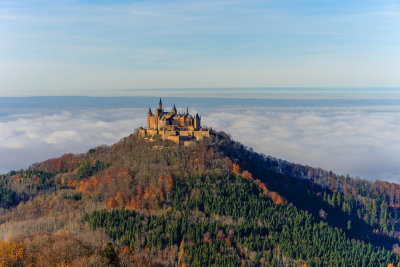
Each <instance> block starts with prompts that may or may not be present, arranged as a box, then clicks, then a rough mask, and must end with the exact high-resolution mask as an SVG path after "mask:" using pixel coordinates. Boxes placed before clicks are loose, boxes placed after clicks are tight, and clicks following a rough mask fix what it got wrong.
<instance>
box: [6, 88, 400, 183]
mask: <svg viewBox="0 0 400 267" xmlns="http://www.w3.org/2000/svg"><path fill="white" fill-rule="evenodd" d="M287 91H288V95H293V92H290V90H289V89H288V90H287ZM240 92H241V91H240V90H238V93H236V94H235V92H233V91H226V92H224V91H219V94H218V95H212V94H211V96H212V97H206V96H209V95H206V94H203V95H200V96H199V95H196V96H193V95H191V94H188V95H186V96H185V97H182V96H181V95H180V94H179V93H178V94H175V95H170V96H169V97H165V98H163V104H164V107H165V109H166V110H169V109H170V108H171V106H172V105H173V104H175V105H176V106H177V108H178V111H182V112H183V111H185V110H186V107H187V106H189V112H190V113H197V112H198V113H199V114H200V115H201V116H202V124H203V125H206V126H208V127H212V128H214V129H217V130H223V131H225V132H227V133H230V134H231V135H232V137H233V138H234V139H235V140H238V141H240V142H242V143H243V144H244V145H246V146H249V147H252V148H253V149H254V150H255V151H257V152H261V153H264V154H267V155H271V156H274V157H278V158H283V159H286V160H288V161H291V162H296V163H301V164H306V165H310V166H314V167H322V168H324V169H327V170H332V171H334V172H336V173H338V174H344V175H345V174H350V175H351V176H360V177H362V178H367V179H385V180H388V181H394V182H400V134H399V133H400V99H399V98H398V97H397V95H395V96H394V97H393V95H394V94H397V91H395V92H394V93H393V92H390V91H389V92H388V95H387V96H388V97H386V98H383V97H379V98H378V97H376V96H377V95H380V96H382V94H379V92H376V90H375V91H373V90H371V91H369V92H370V93H369V94H365V92H364V93H363V94H358V95H359V96H363V97H355V96H357V91H355V92H354V91H353V95H347V96H346V97H343V98H342V99H335V92H333V93H331V92H323V94H322V95H318V94H316V93H315V92H314V93H312V90H311V93H310V95H311V96H313V97H307V94H306V93H304V92H303V93H302V94H301V96H302V97H297V99H290V98H288V97H285V95H282V94H281V95H279V98H277V97H271V95H265V94H264V95H261V96H260V95H259V94H260V92H258V91H255V93H254V94H247V95H246V98H242V96H241V93H240ZM296 92H298V91H296ZM307 92H309V91H307ZM147 93H149V92H147ZM270 93H271V92H270ZM327 93H328V94H329V95H330V97H326V94H327ZM336 93H337V92H336ZM272 94H273V92H272ZM324 94H325V95H324ZM390 94H391V95H390ZM154 95H166V94H161V93H160V92H154ZM339 95H343V94H339ZM383 95H384V94H383ZM332 96H333V97H332ZM389 96H390V97H389ZM318 97H320V98H322V99H320V98H318ZM370 97H371V98H370ZM372 97H373V98H372ZM157 104H158V97H146V96H129V97H26V98H0V173H5V172H8V171H10V170H18V169H21V168H22V169H25V168H27V167H29V165H31V164H32V163H34V162H38V161H42V160H45V159H48V158H52V157H58V156H61V155H62V154H64V153H69V152H72V153H80V152H86V151H87V150H88V149H89V148H92V147H95V146H97V145H102V144H107V145H110V144H113V143H115V142H117V141H118V140H119V139H120V138H122V137H124V136H127V135H129V134H130V133H131V132H133V130H134V129H135V128H137V127H139V126H142V125H145V123H146V113H147V109H148V107H149V106H151V107H152V108H153V109H154V107H156V105H157Z"/></svg>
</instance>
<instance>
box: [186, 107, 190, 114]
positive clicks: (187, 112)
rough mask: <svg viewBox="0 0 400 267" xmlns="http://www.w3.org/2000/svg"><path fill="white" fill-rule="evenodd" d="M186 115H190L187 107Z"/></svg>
mask: <svg viewBox="0 0 400 267" xmlns="http://www.w3.org/2000/svg"><path fill="white" fill-rule="evenodd" d="M186 115H189V107H186Z"/></svg>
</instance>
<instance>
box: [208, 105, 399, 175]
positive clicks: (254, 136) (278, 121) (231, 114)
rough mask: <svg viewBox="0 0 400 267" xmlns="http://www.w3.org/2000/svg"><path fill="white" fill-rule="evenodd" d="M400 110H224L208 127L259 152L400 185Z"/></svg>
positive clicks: (215, 113) (210, 117)
mask: <svg viewBox="0 0 400 267" xmlns="http://www.w3.org/2000/svg"><path fill="white" fill-rule="evenodd" d="M399 115H400V107H399V106H391V107H342V108H338V107H331V108H323V107H321V108H311V107H304V108H272V107H270V108H268V107H264V108H263V107H253V108H246V107H241V108H238V107H235V108H231V107H228V108H218V109H216V110H213V111H208V112H207V114H204V116H203V118H204V123H206V124H207V125H209V126H212V127H214V128H216V129H223V130H224V131H226V132H228V133H230V134H232V137H233V138H234V139H236V140H239V141H241V142H242V143H244V144H245V145H247V146H251V147H253V148H254V150H255V151H257V152H262V153H264V154H267V155H272V156H275V157H279V158H283V159H286V160H289V161H292V162H296V163H301V164H306V165H310V166H314V167H322V168H324V169H327V170H333V171H335V172H337V173H338V174H350V175H353V176H361V177H363V178H368V179H385V180H392V181H395V182H400V168H399V166H400V135H398V133H399V132H400V116H399Z"/></svg>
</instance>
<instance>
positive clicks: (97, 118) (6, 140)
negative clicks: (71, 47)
mask: <svg viewBox="0 0 400 267" xmlns="http://www.w3.org/2000/svg"><path fill="white" fill-rule="evenodd" d="M145 112H146V111H145V109H136V108H124V109H107V110H101V109H100V108H99V109H94V110H78V111H75V112H72V111H71V112H68V111H61V112H59V113H56V114H48V111H47V113H46V112H38V113H37V112H36V113H31V114H29V113H28V114H14V115H10V116H8V117H6V118H1V117H0V119H1V120H0V158H1V159H2V160H1V162H0V172H7V171H9V170H11V169H20V168H27V167H28V166H29V165H31V164H32V163H34V162H37V161H41V160H46V159H48V158H51V157H58V156H61V155H62V154H64V153H81V152H85V151H87V150H88V149H89V148H91V147H95V146H98V145H101V144H107V145H110V144H113V143H115V142H117V141H118V140H119V139H120V138H122V137H124V136H127V135H129V134H130V133H131V132H132V131H133V130H134V129H135V128H137V127H138V126H139V125H142V124H143V123H144V121H145V118H144V116H137V117H134V116H132V115H133V114H145Z"/></svg>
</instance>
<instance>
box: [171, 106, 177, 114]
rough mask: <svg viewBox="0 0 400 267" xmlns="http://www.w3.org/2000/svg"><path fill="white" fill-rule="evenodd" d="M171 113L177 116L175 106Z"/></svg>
mask: <svg viewBox="0 0 400 267" xmlns="http://www.w3.org/2000/svg"><path fill="white" fill-rule="evenodd" d="M171 113H172V114H176V107H175V104H174V107H173V108H172V110H171Z"/></svg>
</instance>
